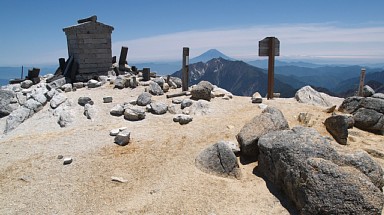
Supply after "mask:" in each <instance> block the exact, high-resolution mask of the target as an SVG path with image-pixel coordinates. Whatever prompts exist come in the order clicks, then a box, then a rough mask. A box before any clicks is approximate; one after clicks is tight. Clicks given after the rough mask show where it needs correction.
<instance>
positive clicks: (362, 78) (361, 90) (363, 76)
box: [357, 68, 365, 96]
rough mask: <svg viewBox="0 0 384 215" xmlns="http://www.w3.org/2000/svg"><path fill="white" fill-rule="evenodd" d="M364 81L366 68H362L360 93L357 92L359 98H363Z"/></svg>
mask: <svg viewBox="0 0 384 215" xmlns="http://www.w3.org/2000/svg"><path fill="white" fill-rule="evenodd" d="M364 79H365V68H361V75H360V84H359V91H358V92H357V95H358V96H363V87H364Z"/></svg>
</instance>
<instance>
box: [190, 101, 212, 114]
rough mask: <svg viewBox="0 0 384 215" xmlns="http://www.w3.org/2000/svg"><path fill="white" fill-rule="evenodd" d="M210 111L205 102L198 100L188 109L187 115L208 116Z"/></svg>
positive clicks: (207, 103)
mask: <svg viewBox="0 0 384 215" xmlns="http://www.w3.org/2000/svg"><path fill="white" fill-rule="evenodd" d="M210 111H211V109H210V105H209V102H208V101H205V100H199V101H197V102H194V103H193V104H192V105H191V106H190V107H189V110H188V112H189V115H197V116H203V115H207V114H209V113H210Z"/></svg>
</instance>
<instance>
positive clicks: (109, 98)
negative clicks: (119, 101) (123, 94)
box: [103, 96, 112, 103]
mask: <svg viewBox="0 0 384 215" xmlns="http://www.w3.org/2000/svg"><path fill="white" fill-rule="evenodd" d="M103 102H104V103H112V96H106V97H104V98H103Z"/></svg>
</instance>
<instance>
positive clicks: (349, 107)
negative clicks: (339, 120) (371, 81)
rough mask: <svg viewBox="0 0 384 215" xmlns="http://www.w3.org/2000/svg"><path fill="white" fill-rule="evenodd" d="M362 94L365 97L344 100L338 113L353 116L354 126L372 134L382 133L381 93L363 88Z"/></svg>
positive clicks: (383, 99) (383, 125) (383, 120)
mask: <svg viewBox="0 0 384 215" xmlns="http://www.w3.org/2000/svg"><path fill="white" fill-rule="evenodd" d="M364 89H365V90H363V92H365V93H363V94H364V95H365V96H366V97H359V96H352V97H349V98H346V99H345V100H344V101H343V103H342V105H341V106H340V107H339V111H342V112H345V113H349V114H352V115H353V119H354V126H355V127H357V128H359V129H362V130H366V131H370V132H374V133H380V134H383V133H384V95H383V94H382V93H374V91H373V90H372V89H371V90H369V88H368V87H367V86H365V87H364Z"/></svg>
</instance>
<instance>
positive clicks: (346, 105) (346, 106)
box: [339, 96, 363, 113]
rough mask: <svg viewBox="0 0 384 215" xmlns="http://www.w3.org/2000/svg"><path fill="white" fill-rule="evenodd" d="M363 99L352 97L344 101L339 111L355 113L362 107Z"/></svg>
mask: <svg viewBox="0 0 384 215" xmlns="http://www.w3.org/2000/svg"><path fill="white" fill-rule="evenodd" d="M362 99H363V97H358V96H352V97H348V98H346V99H344V101H343V103H342V104H341V105H340V107H339V111H341V112H344V113H354V112H355V111H356V110H357V109H358V108H359V105H360V102H361V100H362Z"/></svg>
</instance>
